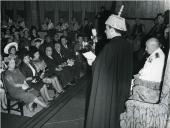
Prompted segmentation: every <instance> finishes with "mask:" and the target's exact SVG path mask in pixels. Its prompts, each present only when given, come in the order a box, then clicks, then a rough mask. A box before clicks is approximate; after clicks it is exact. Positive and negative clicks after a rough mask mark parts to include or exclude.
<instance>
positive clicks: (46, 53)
mask: <svg viewBox="0 0 170 128" xmlns="http://www.w3.org/2000/svg"><path fill="white" fill-rule="evenodd" d="M61 40H62V42H64V43H65V45H63V44H64V43H58V42H57V43H55V45H54V47H53V46H52V45H49V44H48V45H47V44H44V45H43V40H41V39H37V40H35V42H34V45H33V46H31V47H29V51H28V50H26V49H24V50H22V49H20V52H19V55H17V51H18V44H17V43H16V42H12V43H9V44H7V45H6V46H5V48H4V53H6V54H7V55H8V56H7V57H4V62H5V63H4V64H6V67H7V70H6V71H5V77H4V78H5V81H6V82H7V83H8V84H7V87H8V90H9V92H10V94H11V95H12V96H13V97H14V98H16V99H19V100H21V101H24V102H25V103H26V104H28V108H29V109H30V110H32V104H33V102H35V103H37V104H39V105H41V106H42V107H47V103H48V101H51V100H52V98H51V97H50V96H49V94H48V89H47V85H50V86H52V87H53V88H54V90H55V97H57V96H58V95H59V94H61V93H63V92H64V91H65V90H64V89H63V88H64V87H65V86H66V85H72V84H74V82H75V81H77V79H79V78H80V70H81V68H82V64H84V63H82V59H79V58H80V57H76V56H75V55H74V52H71V51H70V49H69V48H68V47H67V44H66V42H67V41H66V38H65V37H62V38H61ZM42 46H43V48H44V49H43V50H42V49H41V48H42ZM63 46H65V47H63ZM81 49H82V48H80V47H78V48H76V47H75V49H74V51H75V52H76V53H77V52H78V51H80V50H81ZM79 55H80V54H79ZM80 56H81V55H80ZM28 88H31V89H28ZM28 90H29V91H28ZM30 90H31V91H30ZM32 92H33V93H32ZM35 92H40V94H41V96H42V97H43V99H44V101H43V102H42V101H41V100H39V99H38V98H37V96H38V94H37V93H35Z"/></svg>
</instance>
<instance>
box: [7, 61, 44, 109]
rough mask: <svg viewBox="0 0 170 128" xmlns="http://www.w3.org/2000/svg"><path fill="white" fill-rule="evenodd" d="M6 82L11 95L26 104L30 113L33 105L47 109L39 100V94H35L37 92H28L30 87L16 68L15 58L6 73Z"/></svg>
mask: <svg viewBox="0 0 170 128" xmlns="http://www.w3.org/2000/svg"><path fill="white" fill-rule="evenodd" d="M4 81H5V84H6V86H7V89H8V91H9V93H10V95H11V96H12V97H13V98H15V99H18V100H20V101H23V102H25V103H26V104H27V105H28V108H29V110H30V111H32V110H33V108H32V104H33V103H37V104H39V105H40V106H42V107H44V108H46V107H47V104H46V103H44V102H42V101H41V100H39V99H38V97H37V94H36V95H35V94H33V92H34V93H35V90H33V89H31V90H27V89H28V88H29V86H28V85H27V83H26V81H25V77H24V76H23V75H22V73H21V72H20V71H19V69H18V68H15V60H14V59H13V58H11V59H10V60H9V62H8V70H7V71H6V72H5V75H4Z"/></svg>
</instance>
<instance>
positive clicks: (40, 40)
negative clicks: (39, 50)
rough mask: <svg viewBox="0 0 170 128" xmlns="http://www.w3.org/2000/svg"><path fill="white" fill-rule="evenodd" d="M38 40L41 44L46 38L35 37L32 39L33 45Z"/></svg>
mask: <svg viewBox="0 0 170 128" xmlns="http://www.w3.org/2000/svg"><path fill="white" fill-rule="evenodd" d="M36 42H40V44H43V43H44V40H43V39H41V38H35V39H34V40H33V41H32V45H33V46H34V45H35V43H36Z"/></svg>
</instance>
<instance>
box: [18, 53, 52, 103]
mask: <svg viewBox="0 0 170 128" xmlns="http://www.w3.org/2000/svg"><path fill="white" fill-rule="evenodd" d="M19 68H20V71H21V73H22V74H23V75H24V76H25V78H26V82H27V83H28V85H29V86H31V87H32V88H34V89H35V90H37V91H39V92H40V93H41V96H42V97H43V99H44V101H51V100H52V98H51V97H50V96H49V94H48V91H47V86H46V84H44V83H43V81H42V80H41V79H40V76H39V75H38V72H37V70H36V68H35V66H34V65H33V64H32V62H31V60H30V55H29V53H28V52H26V53H23V55H22V63H21V65H20V67H19Z"/></svg>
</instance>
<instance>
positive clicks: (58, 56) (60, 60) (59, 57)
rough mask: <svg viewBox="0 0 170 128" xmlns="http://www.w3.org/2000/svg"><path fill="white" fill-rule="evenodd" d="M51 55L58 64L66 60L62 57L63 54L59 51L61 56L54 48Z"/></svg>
mask: <svg viewBox="0 0 170 128" xmlns="http://www.w3.org/2000/svg"><path fill="white" fill-rule="evenodd" d="M53 57H54V59H55V60H56V61H57V63H58V64H61V63H63V62H66V61H67V59H66V58H65V57H64V55H62V53H61V56H60V54H59V53H58V52H57V51H56V50H54V52H53Z"/></svg>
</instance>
